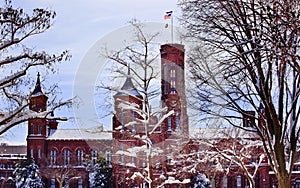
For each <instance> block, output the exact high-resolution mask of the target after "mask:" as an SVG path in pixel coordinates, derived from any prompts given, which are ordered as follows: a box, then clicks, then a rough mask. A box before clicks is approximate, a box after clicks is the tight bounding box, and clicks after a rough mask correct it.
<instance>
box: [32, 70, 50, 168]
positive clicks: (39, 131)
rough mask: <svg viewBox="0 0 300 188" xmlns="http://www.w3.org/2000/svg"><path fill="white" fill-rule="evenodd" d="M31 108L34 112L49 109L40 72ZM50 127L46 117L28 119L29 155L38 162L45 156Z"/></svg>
mask: <svg viewBox="0 0 300 188" xmlns="http://www.w3.org/2000/svg"><path fill="white" fill-rule="evenodd" d="M29 100H30V104H29V109H30V110H31V111H33V112H44V111H46V110H47V100H48V97H47V96H46V95H44V93H43V92H42V88H41V81H40V74H39V73H38V75H37V81H36V85H35V88H34V90H33V92H32V93H31V96H30V99H29ZM48 131H49V127H48V125H47V120H46V118H34V119H30V120H29V121H28V134H27V157H28V159H30V158H31V159H34V160H35V161H36V162H37V163H38V164H39V162H41V160H42V159H43V158H45V157H46V156H44V155H45V139H46V137H47V136H48Z"/></svg>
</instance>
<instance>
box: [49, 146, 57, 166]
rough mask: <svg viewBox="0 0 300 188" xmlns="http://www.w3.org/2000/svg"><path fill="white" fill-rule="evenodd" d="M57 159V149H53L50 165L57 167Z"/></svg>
mask: <svg viewBox="0 0 300 188" xmlns="http://www.w3.org/2000/svg"><path fill="white" fill-rule="evenodd" d="M56 157H57V152H56V150H55V149H52V150H51V151H50V165H51V166H54V165H56Z"/></svg>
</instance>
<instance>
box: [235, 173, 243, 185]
mask: <svg viewBox="0 0 300 188" xmlns="http://www.w3.org/2000/svg"><path fill="white" fill-rule="evenodd" d="M236 187H237V188H242V176H241V175H238V176H237V177H236Z"/></svg>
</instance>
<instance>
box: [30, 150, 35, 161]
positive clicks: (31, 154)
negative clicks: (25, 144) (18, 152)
mask: <svg viewBox="0 0 300 188" xmlns="http://www.w3.org/2000/svg"><path fill="white" fill-rule="evenodd" d="M30 158H31V159H33V158H34V156H33V149H30Z"/></svg>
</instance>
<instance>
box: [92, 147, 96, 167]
mask: <svg viewBox="0 0 300 188" xmlns="http://www.w3.org/2000/svg"><path fill="white" fill-rule="evenodd" d="M91 155H92V166H94V165H95V164H96V162H97V157H98V152H97V151H96V150H92V151H91Z"/></svg>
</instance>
